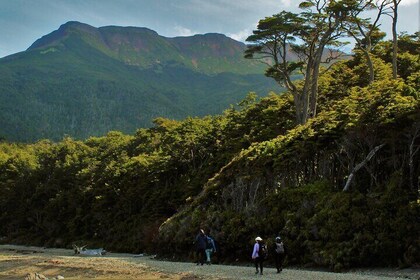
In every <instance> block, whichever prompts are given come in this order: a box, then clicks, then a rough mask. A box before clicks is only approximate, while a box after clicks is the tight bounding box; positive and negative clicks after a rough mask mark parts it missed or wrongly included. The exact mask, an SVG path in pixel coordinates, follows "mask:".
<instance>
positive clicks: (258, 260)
mask: <svg viewBox="0 0 420 280" xmlns="http://www.w3.org/2000/svg"><path fill="white" fill-rule="evenodd" d="M264 246H265V245H264V244H263V239H262V238H261V237H259V236H258V237H256V238H255V244H254V249H253V251H252V259H253V260H254V263H255V270H256V271H255V274H258V273H260V274H261V275H263V263H264V258H265V253H266V252H264V249H265V247H264ZM258 268H259V270H258Z"/></svg>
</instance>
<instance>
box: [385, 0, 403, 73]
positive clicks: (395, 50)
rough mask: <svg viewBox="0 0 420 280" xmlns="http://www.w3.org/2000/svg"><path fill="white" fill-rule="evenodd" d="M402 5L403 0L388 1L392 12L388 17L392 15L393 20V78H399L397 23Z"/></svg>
mask: <svg viewBox="0 0 420 280" xmlns="http://www.w3.org/2000/svg"><path fill="white" fill-rule="evenodd" d="M400 3H401V0H388V4H389V8H390V9H391V12H388V13H387V15H390V16H391V18H392V77H393V78H394V79H396V78H397V56H398V35H397V22H398V5H399V4H400Z"/></svg>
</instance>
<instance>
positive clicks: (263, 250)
mask: <svg viewBox="0 0 420 280" xmlns="http://www.w3.org/2000/svg"><path fill="white" fill-rule="evenodd" d="M258 255H259V256H260V258H263V259H266V258H267V255H268V250H267V246H266V245H265V244H260V249H259V250H258Z"/></svg>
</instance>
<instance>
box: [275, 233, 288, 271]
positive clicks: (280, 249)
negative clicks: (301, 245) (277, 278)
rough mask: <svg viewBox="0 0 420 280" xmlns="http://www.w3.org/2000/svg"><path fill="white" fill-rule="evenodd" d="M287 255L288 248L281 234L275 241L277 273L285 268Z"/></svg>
mask: <svg viewBox="0 0 420 280" xmlns="http://www.w3.org/2000/svg"><path fill="white" fill-rule="evenodd" d="M285 255H286V248H285V246H284V243H283V241H282V240H281V237H280V236H277V237H276V240H275V243H274V260H275V263H276V268H277V273H280V272H281V271H282V270H283V261H284V257H285Z"/></svg>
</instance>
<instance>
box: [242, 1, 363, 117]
mask: <svg viewBox="0 0 420 280" xmlns="http://www.w3.org/2000/svg"><path fill="white" fill-rule="evenodd" d="M356 4H357V1H354V0H348V1H327V0H309V1H304V2H302V3H300V5H299V7H300V8H301V9H302V12H301V13H299V14H295V13H291V12H286V11H283V12H281V13H279V14H276V15H273V16H271V17H267V18H265V19H262V20H260V22H259V24H258V26H257V30H255V31H253V35H251V36H249V37H248V38H247V41H248V42H250V43H251V45H250V46H249V47H248V49H247V50H246V53H245V57H246V58H255V59H262V60H263V61H265V63H267V64H268V68H267V70H266V75H267V76H269V77H272V78H274V79H275V80H276V81H277V82H278V83H279V84H281V85H282V86H285V87H286V88H287V89H288V90H289V91H290V92H291V94H292V95H293V97H294V104H295V110H296V122H297V123H298V124H304V123H306V122H307V120H308V119H309V118H310V117H311V116H315V115H316V109H317V98H318V79H319V75H320V67H321V63H323V62H327V63H328V62H331V60H332V59H333V57H334V52H330V54H331V55H332V56H328V57H325V53H326V48H327V47H337V46H339V45H341V44H342V43H340V42H339V41H338V39H339V38H340V37H342V36H343V32H344V30H343V28H342V23H343V22H344V21H345V20H346V19H347V17H348V15H349V12H350V11H351V10H352V9H354V7H355V6H356ZM292 54H294V55H297V56H298V60H297V61H291V59H290V58H291V56H292ZM335 54H337V52H335ZM292 74H302V75H303V77H304V79H303V85H300V84H298V83H297V82H296V81H293V79H292Z"/></svg>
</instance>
